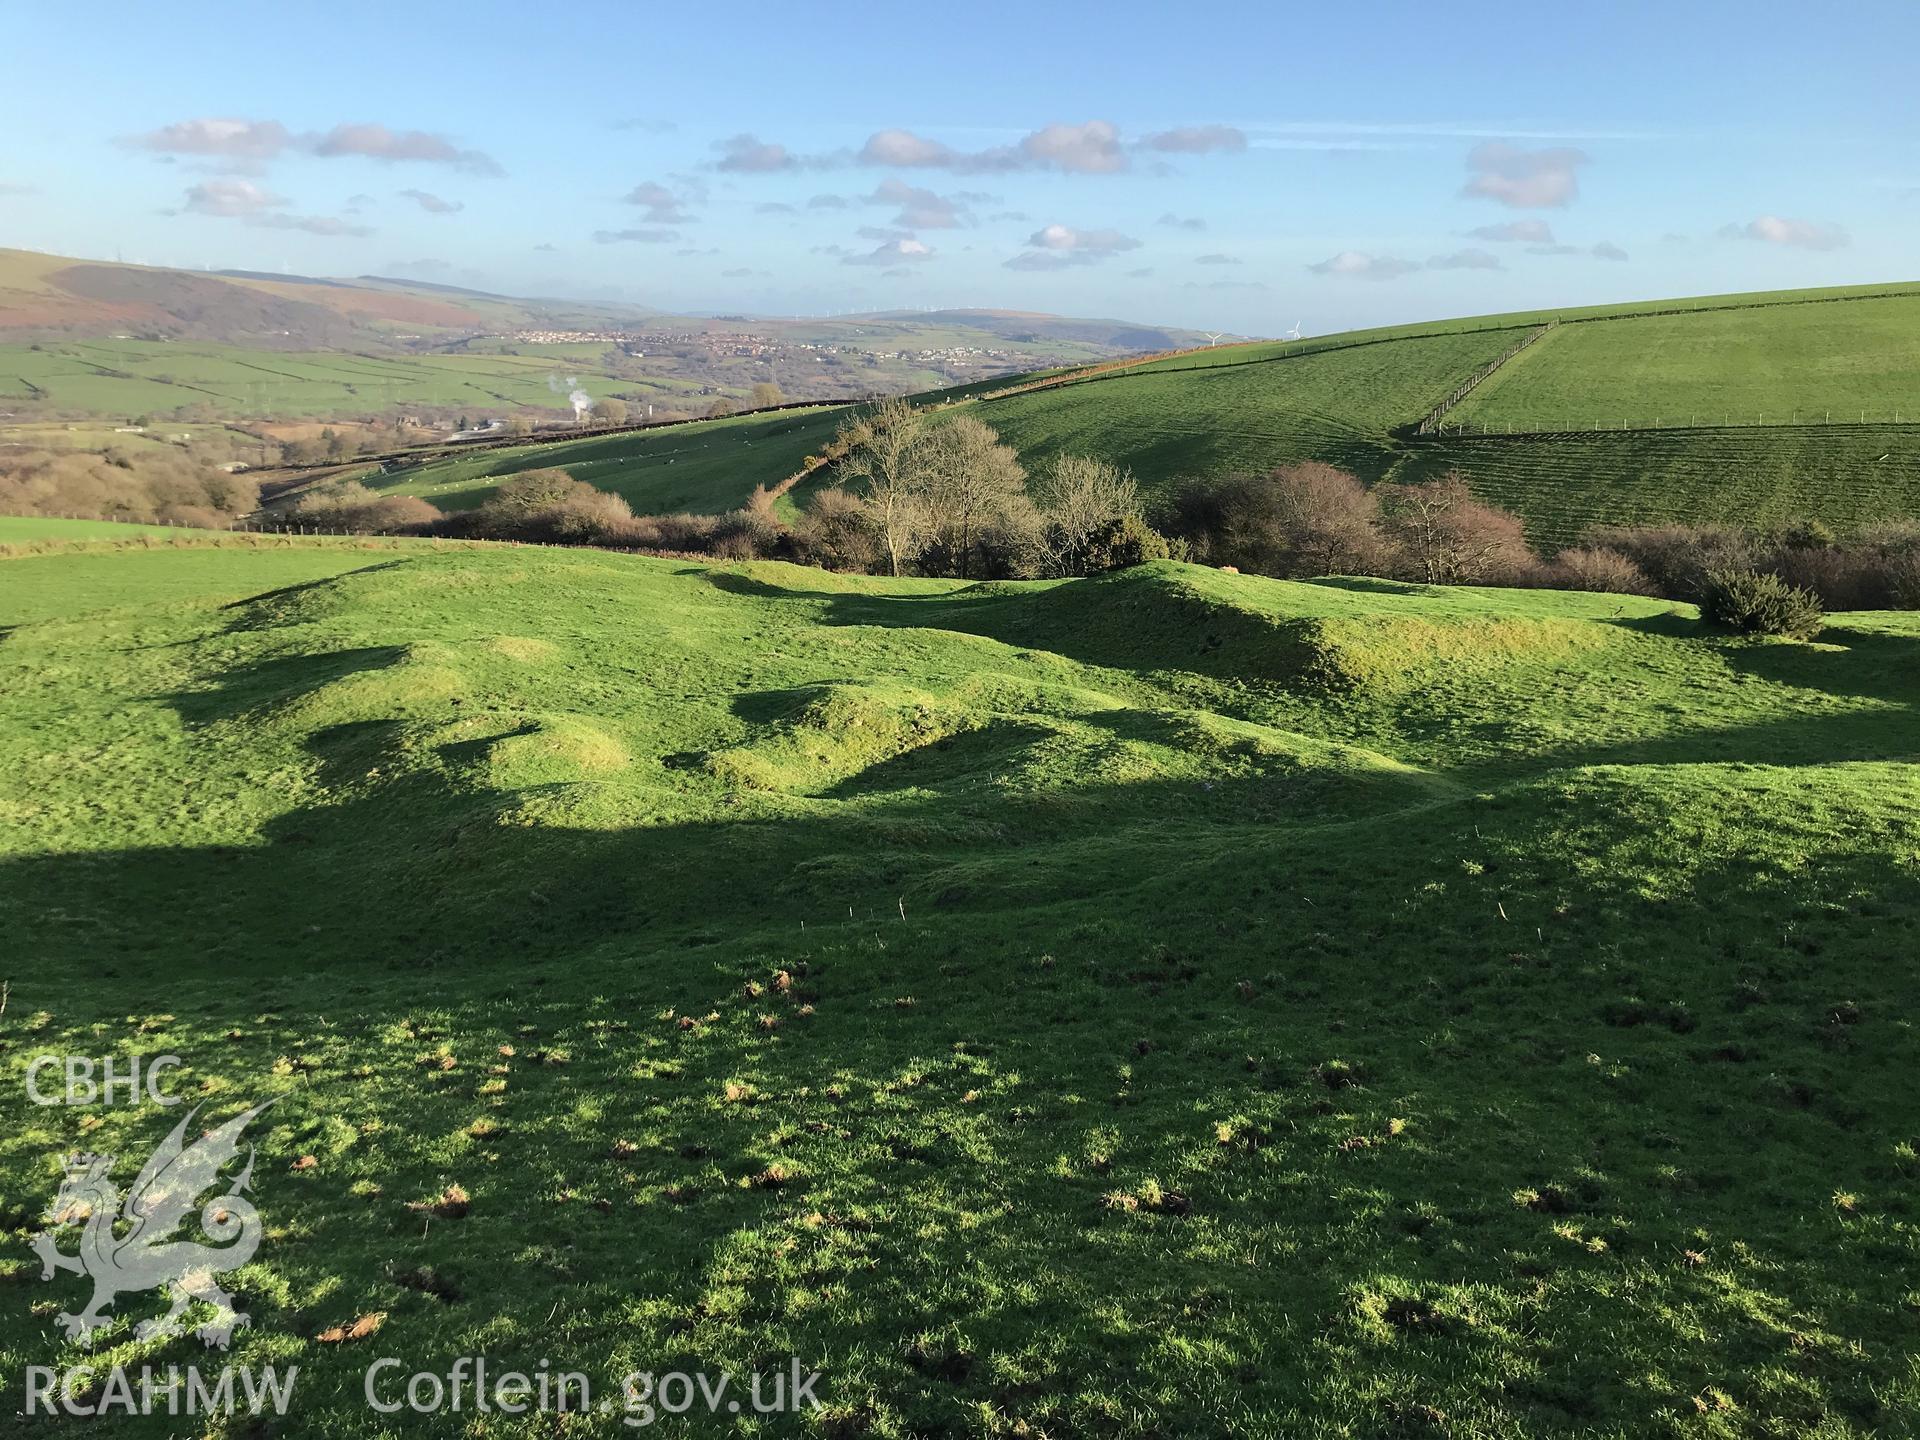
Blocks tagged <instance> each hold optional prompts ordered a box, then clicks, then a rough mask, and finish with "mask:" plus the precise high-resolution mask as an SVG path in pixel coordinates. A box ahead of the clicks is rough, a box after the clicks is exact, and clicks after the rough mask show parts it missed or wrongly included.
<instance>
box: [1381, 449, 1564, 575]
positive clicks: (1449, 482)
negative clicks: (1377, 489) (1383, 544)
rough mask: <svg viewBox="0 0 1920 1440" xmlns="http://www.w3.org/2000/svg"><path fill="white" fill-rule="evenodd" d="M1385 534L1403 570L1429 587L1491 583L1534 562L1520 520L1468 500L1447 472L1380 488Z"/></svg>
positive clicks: (1460, 480)
mask: <svg viewBox="0 0 1920 1440" xmlns="http://www.w3.org/2000/svg"><path fill="white" fill-rule="evenodd" d="M1381 498H1382V505H1381V510H1382V512H1383V515H1384V519H1385V528H1386V532H1387V535H1388V537H1389V538H1390V539H1392V540H1393V541H1394V543H1395V544H1396V546H1397V547H1398V549H1399V552H1400V563H1401V566H1402V568H1403V569H1404V570H1405V571H1406V572H1407V573H1408V574H1409V575H1410V576H1411V577H1412V578H1414V579H1417V580H1424V581H1426V582H1427V583H1428V584H1429V585H1491V584H1498V583H1500V582H1501V581H1503V580H1508V579H1512V578H1513V577H1514V576H1516V575H1519V574H1521V573H1523V572H1525V571H1526V570H1527V569H1528V568H1530V567H1531V566H1532V565H1533V563H1534V557H1533V552H1532V551H1531V550H1529V549H1528V548H1527V540H1526V532H1525V530H1524V529H1523V527H1522V526H1521V523H1520V518H1519V517H1518V516H1517V515H1511V514H1509V513H1508V512H1507V511H1505V510H1501V509H1498V508H1496V507H1494V506H1492V505H1486V504H1483V503H1481V502H1480V501H1478V500H1476V499H1474V498H1473V492H1472V491H1471V490H1470V489H1468V488H1467V482H1466V477H1464V476H1463V475H1461V474H1459V472H1457V471H1449V472H1448V473H1447V474H1446V475H1445V476H1444V477H1442V478H1441V479H1439V480H1435V481H1433V482H1431V483H1430V484H1426V485H1386V486H1382V487H1381Z"/></svg>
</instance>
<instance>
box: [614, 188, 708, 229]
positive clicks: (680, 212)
mask: <svg viewBox="0 0 1920 1440" xmlns="http://www.w3.org/2000/svg"><path fill="white" fill-rule="evenodd" d="M621 198H622V199H623V200H624V201H625V202H626V203H627V204H629V205H638V206H639V207H640V208H641V209H642V210H644V211H645V212H646V214H645V217H644V218H645V220H646V222H647V224H649V225H686V224H690V223H692V220H693V216H692V215H690V214H688V213H687V209H686V202H685V201H683V200H682V199H681V197H680V196H679V195H677V194H675V193H674V192H673V191H671V190H669V189H668V188H667V187H666V186H664V185H662V184H661V183H660V182H659V181H657V180H643V181H641V182H640V183H639V184H638V185H636V186H634V187H633V189H631V190H629V191H628V192H627V193H626V194H625V195H624V196H622V197H621Z"/></svg>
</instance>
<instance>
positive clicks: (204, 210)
mask: <svg viewBox="0 0 1920 1440" xmlns="http://www.w3.org/2000/svg"><path fill="white" fill-rule="evenodd" d="M289 203H291V202H289V201H288V200H287V198H286V197H285V196H283V195H275V194H274V193H273V192H272V191H270V190H263V189H262V188H261V187H260V186H258V185H255V184H254V183H253V182H252V181H251V180H208V181H205V182H203V183H202V184H199V185H192V186H189V187H188V189H187V198H186V202H185V204H183V205H182V206H181V208H180V211H177V212H171V213H186V214H191V215H211V216H214V217H216V218H218V219H221V220H238V221H240V222H242V223H243V224H247V225H253V226H257V227H259V228H260V229H263V230H304V231H305V232H306V233H307V234H309V235H347V236H356V237H357V236H364V235H371V234H373V231H371V230H369V229H368V228H367V227H366V226H364V225H355V224H352V223H350V222H349V221H346V220H341V219H338V218H336V217H335V216H332V215H295V214H291V213H289V212H288V211H287V209H286V207H287V205H288V204H289Z"/></svg>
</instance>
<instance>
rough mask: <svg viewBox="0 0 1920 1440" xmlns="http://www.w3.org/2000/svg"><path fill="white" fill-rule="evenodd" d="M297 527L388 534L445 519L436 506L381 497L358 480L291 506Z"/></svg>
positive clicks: (426, 526)
mask: <svg viewBox="0 0 1920 1440" xmlns="http://www.w3.org/2000/svg"><path fill="white" fill-rule="evenodd" d="M290 518H291V519H292V521H293V523H294V524H296V525H310V526H313V527H314V528H316V529H320V530H338V531H341V532H343V533H345V534H349V535H387V534H392V533H394V532H395V531H424V530H427V529H429V528H431V527H432V526H433V525H435V524H437V523H439V522H440V521H441V520H443V519H445V516H443V515H442V514H441V513H440V510H439V508H438V507H437V506H435V505H431V504H429V503H428V502H427V501H425V500H422V499H421V498H420V497H419V496H417V495H382V494H380V493H379V492H378V491H374V490H369V489H368V488H367V487H366V486H365V485H362V484H360V483H359V482H358V481H357V480H348V481H345V482H342V483H338V484H334V485H329V486H326V487H324V488H322V489H320V490H316V491H313V492H311V493H309V494H306V495H303V496H301V497H300V499H299V500H298V501H296V502H295V503H294V506H293V509H292V511H291V512H290Z"/></svg>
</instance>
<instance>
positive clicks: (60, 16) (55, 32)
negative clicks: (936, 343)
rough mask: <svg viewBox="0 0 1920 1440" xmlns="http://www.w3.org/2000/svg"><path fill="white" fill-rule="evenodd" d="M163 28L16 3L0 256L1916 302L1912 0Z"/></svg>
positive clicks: (1241, 325) (1126, 6)
mask: <svg viewBox="0 0 1920 1440" xmlns="http://www.w3.org/2000/svg"><path fill="white" fill-rule="evenodd" d="M1563 10H1564V11H1565V13H1561V12H1562V11H1563ZM170 12H171V13H170ZM181 13H182V12H178V11H174V10H173V8H172V7H159V6H151V5H145V4H138V5H136V4H95V5H91V6H88V7H85V9H84V11H79V12H76V11H70V10H65V9H62V8H59V7H45V6H39V7H32V8H27V7H16V8H13V9H12V11H11V13H10V14H9V16H8V19H7V22H6V32H7V42H8V43H7V47H6V48H7V53H6V54H5V55H0V134H4V135H5V136H6V137H7V143H6V146H5V148H4V149H0V244H7V245H15V246H23V247H26V248H31V249H43V250H51V251H57V252H61V253H68V254H76V255H84V256H93V257H101V258H112V257H114V256H116V255H118V256H121V257H123V258H125V259H127V260H142V261H146V262H148V263H151V264H168V265H186V266H201V265H210V266H214V267H216V268H217V267H223V266H226V267H242V268H254V269H266V270H282V269H285V270H292V271H296V272H300V273H306V274H319V275H358V274H369V273H371V274H396V273H397V274H404V275H409V276H413V277H416V278H421V279H430V280H437V281H441V282H444V283H453V284H465V285H473V286H477V287H480V288H487V289H497V290H502V291H506V292H510V293H519V294H541V295H569V296H577V297H583V298H605V299H620V300H628V301H633V302H637V303H645V304H650V305H655V306H658V307H660V308H663V309H669V310H685V311H708V312H711V311H726V312H731V311H747V312H758V313H771V314H793V313H823V312H827V311H839V310H853V309H876V308H899V307H907V306H916V305H920V306H944V305H971V306H992V307H999V308H1010V309H1026V310H1047V311H1052V312H1056V313H1062V314H1078V315H1110V316H1118V317H1124V318H1129V319H1137V320H1143V321H1153V322H1159V323H1164V324H1179V325H1189V326H1196V327H1201V328H1206V329H1220V330H1226V331H1229V332H1235V333H1247V334H1271V333H1277V332H1279V331H1282V330H1284V329H1286V328H1287V327H1289V326H1291V325H1293V324H1294V323H1295V322H1296V321H1300V322H1303V323H1304V326H1305V330H1306V332H1307V333H1308V334H1313V333H1324V332H1326V331H1331V330H1337V329H1344V328H1348V327H1350V326H1355V325H1363V324H1376V323H1391V322H1393V321H1398V320H1411V319H1420V318H1427V317H1432V316H1440V315H1453V314H1472V313H1479V312H1486V311H1495V310H1504V309H1519V308H1527V307H1533V306H1539V305H1557V304H1577V303H1590V302H1601V301H1608V300H1623V299H1638V298H1644V297H1651V296H1661V295H1681V294H1697V293H1705V292H1714V291H1727V290H1746V289H1761V288H1772V287H1787V286H1802V285H1825V284H1848V283H1856V282H1870V281H1878V280H1895V279H1915V278H1920V264H1916V254H1917V253H1920V247H1916V243H1915V225H1916V222H1917V221H1920V106H1917V105H1915V103H1914V102H1913V99H1912V93H1913V86H1914V71H1913V58H1912V57H1913V55H1914V53H1915V52H1916V47H1917V46H1920V7H1916V6H1914V5H1913V4H1912V3H1911V0H1906V3H1893V0H1887V3H1880V0H1867V3H1855V4H1843V5H1838V6H1831V7H1826V8H1825V9H1824V10H1817V9H1816V8H1815V7H1811V6H1805V5H1801V4H1795V5H1788V4H1776V3H1764V0H1763V3H1745V4H1732V3H1720V0H1696V3H1688V0H1668V3H1664V4H1642V3H1637V0H1625V3H1611V4H1605V5H1598V6H1589V7H1579V8H1578V9H1577V10H1576V9H1575V8H1574V7H1559V6H1536V5H1520V4H1485V3H1474V0H1463V3H1456V4H1453V5H1450V6H1436V5H1432V4H1401V3H1390V4H1375V5H1366V4H1350V5H1346V6H1315V7H1296V6H1289V5H1284V4H1280V3H1273V0H1269V3H1265V4H1258V5H1239V4H1223V3H1217V0H1216V3H1208V4H1205V5H1190V6H1179V5H1168V4H1165V3H1160V4H1147V3H1133V0H1126V3H1108V4H1099V5H1092V4H1079V3H1058V0H1056V3H1049V4H1030V3H1029V4H1020V5H1009V4H998V3H985V4H971V5H966V6H950V7H929V6H921V7H901V6H897V5H885V6H882V5H869V4H865V3H859V0H848V3H842V4H839V5H835V6H833V7H830V8H829V7H826V6H819V7H812V6H803V5H797V4H792V3H787V4H780V5H762V4H754V3H748V4H740V3H735V4H729V5H724V6H715V7H709V8H704V9H695V8H689V7H668V8H659V9H649V10H643V9H640V8H638V7H632V6H628V5H618V4H598V3H575V4H571V5H568V6H564V7H551V8H547V9H540V8H537V7H535V8H529V7H525V6H513V7H507V6H504V5H492V4H483V3H466V4H461V5H458V6H455V5H439V4H412V5H404V6H401V5H379V6H376V5H368V4H357V3H347V4H331V5H325V6H322V5H314V4H287V5H282V6H261V5H258V4H249V5H246V6H239V5H226V4H221V3H217V0H216V3H205V0H203V3H198V4H196V5H195V6H193V7H192V10H191V14H192V15H193V17H194V18H193V19H192V20H191V21H190V22H189V21H186V20H183V19H182V18H181Z"/></svg>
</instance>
